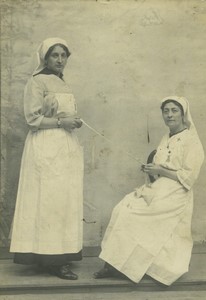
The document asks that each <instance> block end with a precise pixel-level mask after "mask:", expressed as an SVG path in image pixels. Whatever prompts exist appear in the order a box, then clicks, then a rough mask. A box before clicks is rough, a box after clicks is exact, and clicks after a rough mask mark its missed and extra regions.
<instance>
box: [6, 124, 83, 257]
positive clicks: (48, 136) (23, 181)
mask: <svg viewBox="0 0 206 300" xmlns="http://www.w3.org/2000/svg"><path fill="white" fill-rule="evenodd" d="M82 219H83V151H82V147H81V146H80V145H79V143H78V139H77V137H76V135H75V133H74V132H72V133H70V132H68V131H65V130H64V129H48V130H38V131H37V132H29V133H28V136H27V139H26V142H25V147H24V152H23V156H22V163H21V171H20V178H19V187H18V194H17V200H16V208H15V214H14V220H13V229H12V236H11V247H10V251H11V252H22V253H29V252H32V253H37V254H64V253H77V252H79V251H80V250H81V249H82V231H83V220H82Z"/></svg>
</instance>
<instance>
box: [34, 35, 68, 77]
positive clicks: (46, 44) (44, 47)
mask: <svg viewBox="0 0 206 300" xmlns="http://www.w3.org/2000/svg"><path fill="white" fill-rule="evenodd" d="M56 44H62V45H64V46H65V47H66V48H67V49H68V52H69V47H68V45H67V43H66V41H65V40H63V39H61V38H58V37H54V38H48V39H46V40H44V41H43V42H42V43H41V45H40V46H39V47H38V49H37V59H38V65H37V67H36V69H35V70H34V72H33V75H35V74H37V73H39V72H40V71H42V70H43V69H44V68H45V67H46V65H45V56H46V54H47V52H48V50H49V48H51V47H52V46H54V45H56Z"/></svg>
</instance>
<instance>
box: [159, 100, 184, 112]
mask: <svg viewBox="0 0 206 300" xmlns="http://www.w3.org/2000/svg"><path fill="white" fill-rule="evenodd" d="M170 102H172V103H174V104H175V105H177V106H178V107H179V108H180V110H181V114H182V116H184V110H183V107H182V105H181V104H180V103H179V102H177V101H175V100H172V99H168V100H165V101H164V102H163V103H162V105H161V106H160V108H161V110H162V111H163V109H164V107H165V105H166V104H167V103H170Z"/></svg>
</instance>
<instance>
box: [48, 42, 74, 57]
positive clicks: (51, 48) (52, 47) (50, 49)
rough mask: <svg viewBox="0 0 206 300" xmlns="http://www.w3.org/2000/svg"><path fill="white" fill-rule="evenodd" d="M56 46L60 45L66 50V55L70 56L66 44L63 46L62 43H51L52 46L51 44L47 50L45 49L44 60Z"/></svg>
mask: <svg viewBox="0 0 206 300" xmlns="http://www.w3.org/2000/svg"><path fill="white" fill-rule="evenodd" d="M56 46H60V47H62V48H63V49H64V51H65V52H66V55H67V57H69V56H70V54H71V53H70V52H69V49H68V48H67V47H66V46H64V45H63V44H55V45H53V46H51V47H50V48H49V50H48V51H47V53H46V55H45V58H44V60H47V59H48V57H49V55H50V54H51V53H52V51H53V50H54V48H55V47H56Z"/></svg>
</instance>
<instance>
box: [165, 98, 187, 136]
mask: <svg viewBox="0 0 206 300" xmlns="http://www.w3.org/2000/svg"><path fill="white" fill-rule="evenodd" d="M162 116H163V119H164V122H165V124H166V125H167V126H168V127H169V129H170V132H173V133H175V132H178V131H180V130H182V129H183V127H184V125H183V115H182V112H181V109H180V108H179V107H178V106H177V105H176V104H174V103H173V102H169V103H166V104H165V106H164V108H163V110H162Z"/></svg>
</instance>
